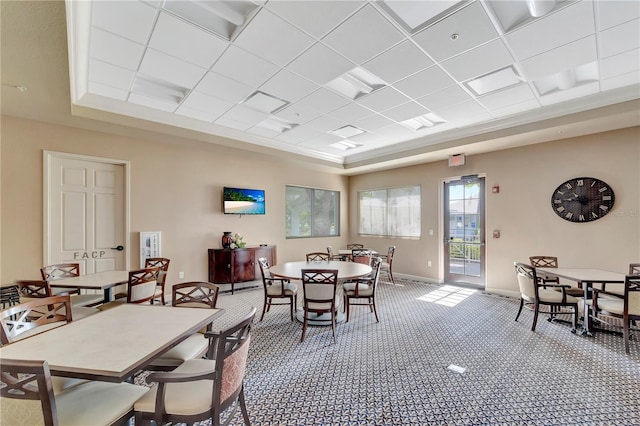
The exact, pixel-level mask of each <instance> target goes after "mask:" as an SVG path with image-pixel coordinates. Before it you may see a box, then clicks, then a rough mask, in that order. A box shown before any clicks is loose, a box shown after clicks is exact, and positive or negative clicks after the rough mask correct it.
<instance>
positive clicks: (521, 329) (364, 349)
mask: <svg viewBox="0 0 640 426" xmlns="http://www.w3.org/2000/svg"><path fill="white" fill-rule="evenodd" d="M397 282H398V283H401V284H402V286H393V285H391V284H390V283H381V285H380V287H379V292H378V299H377V306H378V314H379V316H380V323H376V322H375V318H374V316H373V314H372V313H370V312H369V310H368V309H367V308H364V307H355V308H353V309H352V311H351V320H350V321H349V323H342V324H338V329H337V343H336V344H333V339H332V334H331V327H311V328H310V329H309V330H308V332H307V337H306V339H305V341H304V342H302V343H300V334H301V324H300V323H298V322H297V321H296V322H291V320H290V317H289V312H288V307H287V306H274V307H272V310H271V312H269V313H267V314H266V315H265V318H264V321H262V322H257V321H258V320H259V319H260V318H259V314H260V312H261V309H262V303H263V293H262V289H261V288H257V289H248V290H242V291H238V292H236V294H235V295H231V294H221V296H220V298H219V300H218V306H219V307H222V308H224V309H226V313H225V315H223V316H222V317H221V318H220V319H219V320H218V322H217V323H216V324H215V327H214V328H216V329H219V328H224V327H225V326H226V325H227V324H230V323H232V322H233V321H235V320H236V319H238V318H240V317H241V316H242V315H243V314H244V313H245V312H246V311H247V310H248V309H249V307H250V306H251V305H255V306H256V307H257V308H258V317H257V319H256V323H255V325H254V328H253V336H254V337H253V340H252V343H251V344H252V346H251V348H250V358H249V361H248V367H247V373H246V377H245V393H246V396H247V404H248V408H249V414H250V417H251V422H252V424H253V425H256V426H259V425H617V426H622V425H640V403H639V401H640V392H639V391H640V344H639V343H638V341H639V339H638V338H637V333H636V336H635V338H633V339H632V343H631V354H630V355H625V353H624V344H623V341H622V338H621V337H620V336H618V335H614V334H608V333H597V334H595V336H594V337H584V336H581V335H580V334H579V333H578V334H571V333H570V331H569V330H570V326H569V325H567V324H564V323H561V322H548V321H546V318H547V317H546V316H545V315H541V316H540V318H539V321H538V326H537V329H536V332H535V333H534V332H531V331H530V328H531V321H532V318H533V313H532V312H531V311H530V310H526V309H525V310H524V311H523V313H522V315H521V316H520V319H519V321H518V322H515V321H514V318H515V316H516V313H517V309H518V303H519V301H518V300H515V299H510V298H506V297H500V296H493V295H488V294H484V293H483V292H481V291H473V290H470V289H468V288H459V287H453V286H446V285H435V284H427V283H422V282H416V281H409V280H397ZM301 290H302V289H301V286H300V292H301ZM300 299H301V297H300ZM566 318H568V316H567V317H566ZM452 365H453V366H459V367H462V368H464V369H465V371H464V372H462V373H460V372H456V371H453V370H452V369H450V368H448V367H449V366H452ZM231 424H233V425H240V424H242V418H241V415H240V413H239V411H238V413H236V415H235V417H234V419H233V420H232V422H231Z"/></svg>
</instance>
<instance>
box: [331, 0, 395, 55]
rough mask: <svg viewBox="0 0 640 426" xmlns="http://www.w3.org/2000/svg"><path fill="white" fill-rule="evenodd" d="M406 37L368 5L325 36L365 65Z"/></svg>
mask: <svg viewBox="0 0 640 426" xmlns="http://www.w3.org/2000/svg"><path fill="white" fill-rule="evenodd" d="M402 39H403V36H402V34H401V33H400V31H398V30H397V29H396V28H395V27H394V26H393V25H392V24H391V23H390V22H389V21H388V20H387V19H385V18H384V17H383V16H382V15H381V14H380V13H379V12H378V11H377V10H376V9H375V8H374V7H373V6H370V5H367V6H366V7H363V8H362V9H360V10H359V11H358V12H357V13H356V14H354V15H353V16H351V17H350V18H349V19H347V20H346V21H345V22H344V23H342V24H341V25H340V26H339V27H337V28H336V29H335V30H333V31H331V33H329V34H328V35H327V36H325V37H324V39H323V42H324V43H325V44H326V45H327V46H329V47H331V48H333V49H334V50H335V51H337V52H340V53H341V54H343V55H344V56H345V57H346V58H348V59H349V60H351V61H353V62H355V63H356V64H362V63H363V62H366V61H367V60H369V59H371V58H372V57H374V56H376V55H378V54H379V53H380V52H382V51H384V50H386V49H388V48H390V47H391V46H393V45H394V44H396V43H399V42H400V41H401V40H402Z"/></svg>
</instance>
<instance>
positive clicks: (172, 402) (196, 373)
mask: <svg viewBox="0 0 640 426" xmlns="http://www.w3.org/2000/svg"><path fill="white" fill-rule="evenodd" d="M255 315H256V308H255V307H252V308H251V310H250V311H249V313H248V314H247V315H246V316H244V317H243V318H242V319H241V320H240V321H239V322H237V323H235V324H234V325H232V326H231V327H229V328H227V329H225V330H222V331H219V332H215V333H214V332H208V333H206V334H205V336H207V337H208V338H210V339H211V341H210V345H209V350H208V351H207V358H206V359H191V360H188V361H186V362H184V363H183V364H182V365H180V366H179V367H178V368H176V369H175V370H173V371H172V372H167V373H152V374H150V375H149V376H148V377H147V382H148V383H153V387H152V388H151V391H150V392H149V393H147V394H145V395H144V396H143V397H142V398H140V399H139V400H138V401H137V402H136V403H135V406H134V409H135V424H145V423H148V422H151V421H155V423H156V424H157V425H164V424H166V423H187V424H192V423H194V422H199V421H203V420H208V419H211V423H212V424H213V425H220V424H228V423H229V422H230V420H231V418H233V416H234V415H235V412H236V409H237V408H238V407H239V408H240V411H241V412H242V418H243V420H244V423H245V425H247V426H249V425H250V420H249V413H248V411H247V405H246V401H245V395H244V375H245V370H246V366H247V357H248V353H249V344H250V343H251V327H252V324H253V319H254V317H255ZM231 407H233V408H231ZM228 409H230V411H229V414H228V417H227V418H226V419H221V417H222V415H223V413H225V412H227V410H228Z"/></svg>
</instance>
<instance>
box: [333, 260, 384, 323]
mask: <svg viewBox="0 0 640 426" xmlns="http://www.w3.org/2000/svg"><path fill="white" fill-rule="evenodd" d="M381 266H382V261H381V260H380V258H377V257H376V258H374V259H373V265H372V268H373V270H372V273H371V276H370V277H368V278H358V279H357V280H354V281H350V282H346V283H344V284H343V286H342V289H343V295H344V296H343V297H344V309H345V312H346V314H347V322H349V313H350V312H351V309H350V307H351V306H368V307H369V309H370V310H371V312H373V313H374V315H375V317H376V322H380V320H379V319H378V310H377V309H376V289H377V288H378V279H379V278H380V267H381Z"/></svg>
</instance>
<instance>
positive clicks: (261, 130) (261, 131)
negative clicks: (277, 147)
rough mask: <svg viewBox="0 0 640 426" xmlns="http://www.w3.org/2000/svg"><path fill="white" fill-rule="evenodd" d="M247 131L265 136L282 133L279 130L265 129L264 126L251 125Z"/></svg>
mask: <svg viewBox="0 0 640 426" xmlns="http://www.w3.org/2000/svg"><path fill="white" fill-rule="evenodd" d="M247 132H249V133H251V134H253V135H258V136H264V137H265V138H275V137H276V136H278V135H279V134H280V133H282V132H280V131H278V130H272V129H265V128H264V127H260V126H254V127H251V128H249V129H247Z"/></svg>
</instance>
